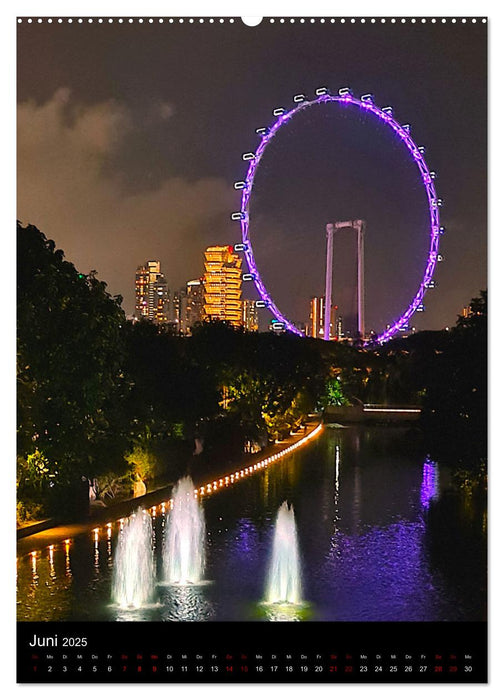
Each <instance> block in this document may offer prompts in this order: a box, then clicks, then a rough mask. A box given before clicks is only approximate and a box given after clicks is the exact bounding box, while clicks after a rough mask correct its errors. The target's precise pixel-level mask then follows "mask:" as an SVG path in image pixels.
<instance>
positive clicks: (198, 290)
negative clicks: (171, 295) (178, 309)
mask: <svg viewBox="0 0 504 700" xmlns="http://www.w3.org/2000/svg"><path fill="white" fill-rule="evenodd" d="M203 288H204V285H203V278H200V279H197V280H189V281H188V282H186V289H185V292H186V297H185V299H186V305H185V314H184V328H183V332H184V333H190V332H191V328H192V327H193V326H194V324H195V323H198V322H199V321H202V320H203V317H204V311H203V306H204V296H203Z"/></svg>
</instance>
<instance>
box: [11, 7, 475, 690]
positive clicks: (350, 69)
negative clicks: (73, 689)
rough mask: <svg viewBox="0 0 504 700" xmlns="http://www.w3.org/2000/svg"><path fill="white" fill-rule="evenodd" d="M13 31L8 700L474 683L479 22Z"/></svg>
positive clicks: (222, 20)
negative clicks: (161, 687)
mask: <svg viewBox="0 0 504 700" xmlns="http://www.w3.org/2000/svg"><path fill="white" fill-rule="evenodd" d="M306 9H309V8H306ZM16 23H17V148H18V152H17V219H18V221H17V332H18V338H17V360H18V361H17V371H18V389H17V401H18V413H17V423H18V426H17V427H18V441H17V471H16V484H17V663H18V667H17V680H18V682H19V683H22V684H31V683H36V684H37V683H38V684H42V683H101V684H104V683H178V684H180V683H206V684H210V683H223V682H226V683H241V684H243V683H263V684H264V683H323V684H366V683H367V684H392V683H416V684H420V683H429V684H438V683H443V684H450V683H458V684H464V683H486V681H487V534H488V533H487V345H486V343H487V291H486V290H487V272H486V254H487V253H486V241H487V233H486V230H487V204H486V202H487V155H486V154H487V29H488V23H487V20H486V18H485V17H481V16H477V15H475V16H441V15H440V16H429V17H422V16H406V15H405V16H388V15H386V16H381V15H376V16H351V15H345V16H336V15H335V16H325V17H320V16H310V15H300V16H265V17H262V18H260V17H257V18H244V19H242V18H241V17H239V16H234V17H233V16H204V17H203V16H143V15H134V16H131V15H120V14H118V15H114V16H65V17H63V16H52V17H49V16H40V17H39V16H20V17H18V18H17V20H16Z"/></svg>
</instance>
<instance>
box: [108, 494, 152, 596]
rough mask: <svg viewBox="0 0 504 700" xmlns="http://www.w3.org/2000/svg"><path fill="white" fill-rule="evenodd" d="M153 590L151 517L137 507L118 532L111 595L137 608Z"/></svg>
mask: <svg viewBox="0 0 504 700" xmlns="http://www.w3.org/2000/svg"><path fill="white" fill-rule="evenodd" d="M153 591H154V553H153V546H152V520H151V516H150V515H149V514H148V513H144V512H143V511H142V509H141V508H139V509H138V510H137V511H136V512H135V513H133V514H132V515H131V516H130V517H129V518H128V520H127V522H126V524H125V525H124V528H123V530H122V532H120V534H119V539H118V543H117V549H116V553H115V557H114V568H113V572H112V599H113V600H114V602H115V603H117V604H118V605H119V606H120V607H121V608H140V607H142V606H143V605H146V604H148V603H149V602H150V601H151V598H152V594H153Z"/></svg>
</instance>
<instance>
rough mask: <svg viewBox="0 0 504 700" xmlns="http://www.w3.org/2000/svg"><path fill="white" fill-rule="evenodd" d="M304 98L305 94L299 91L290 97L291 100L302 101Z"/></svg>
mask: <svg viewBox="0 0 504 700" xmlns="http://www.w3.org/2000/svg"><path fill="white" fill-rule="evenodd" d="M305 100H306V95H303V94H302V93H299V95H294V97H293V98H292V101H293V102H304V101H305Z"/></svg>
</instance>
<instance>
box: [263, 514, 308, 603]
mask: <svg viewBox="0 0 504 700" xmlns="http://www.w3.org/2000/svg"><path fill="white" fill-rule="evenodd" d="M300 569H301V567H300V563H299V551H298V542H297V530H296V521H295V519H294V508H292V507H289V505H288V503H287V501H284V503H282V505H281V506H280V508H279V509H278V515H277V519H276V524H275V535H274V538H273V551H272V555H271V561H270V567H269V572H268V581H267V587H266V602H267V603H293V604H295V605H297V604H299V603H301V570H300Z"/></svg>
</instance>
